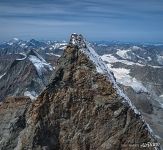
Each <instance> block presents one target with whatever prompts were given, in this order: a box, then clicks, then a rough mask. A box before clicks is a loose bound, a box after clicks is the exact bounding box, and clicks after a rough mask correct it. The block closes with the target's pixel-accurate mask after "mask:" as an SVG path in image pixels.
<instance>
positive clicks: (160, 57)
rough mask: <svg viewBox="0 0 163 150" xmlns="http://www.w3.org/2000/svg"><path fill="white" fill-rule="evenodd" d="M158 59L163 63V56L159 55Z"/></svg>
mask: <svg viewBox="0 0 163 150" xmlns="http://www.w3.org/2000/svg"><path fill="white" fill-rule="evenodd" d="M157 61H158V63H159V64H160V65H163V56H161V55H157Z"/></svg>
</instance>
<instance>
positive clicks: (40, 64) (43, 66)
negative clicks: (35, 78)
mask: <svg viewBox="0 0 163 150" xmlns="http://www.w3.org/2000/svg"><path fill="white" fill-rule="evenodd" d="M28 58H29V60H30V61H31V62H32V63H33V64H34V66H35V67H36V70H37V73H38V75H39V76H42V75H43V73H44V72H47V71H49V70H50V71H52V70H53V67H52V66H51V65H50V64H48V63H47V62H46V61H45V60H44V59H43V58H41V56H40V57H39V58H38V57H36V56H34V55H29V56H28Z"/></svg>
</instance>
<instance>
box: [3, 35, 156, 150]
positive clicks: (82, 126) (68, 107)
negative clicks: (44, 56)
mask: <svg viewBox="0 0 163 150" xmlns="http://www.w3.org/2000/svg"><path fill="white" fill-rule="evenodd" d="M96 55H97V54H95V53H94V51H93V50H92V49H91V48H90V47H89V44H88V43H87V42H86V41H85V40H84V39H83V37H82V36H81V35H77V34H73V35H72V36H71V39H70V44H69V45H68V46H67V48H66V49H65V51H64V53H63V55H62V56H61V58H60V59H59V62H58V68H57V69H56V74H55V77H54V79H53V80H52V82H51V83H50V84H49V85H48V86H47V88H46V89H45V90H44V91H43V92H42V94H41V95H40V96H39V97H38V98H37V100H36V101H34V102H33V104H32V105H31V106H30V107H29V109H28V112H27V113H26V124H25V127H24V130H22V131H21V134H20V135H19V141H18V142H17V144H16V146H15V149H16V150H139V149H143V150H144V149H147V150H153V149H159V146H158V147H157V146H156V147H155V146H153V145H152V146H151V145H150V146H149V147H145V145H146V144H147V143H148V142H152V143H156V142H157V141H156V140H155V138H154V137H153V136H152V135H151V133H150V131H149V128H148V126H147V124H146V123H145V122H144V120H143V119H142V116H141V115H140V114H139V113H138V112H137V111H136V110H135V108H134V107H133V106H132V105H131V104H130V102H129V100H128V99H127V98H126V97H125V96H124V95H123V94H120V92H121V91H120V90H119V89H118V88H117V85H116V83H115V81H114V78H113V75H112V74H111V72H108V70H106V69H107V68H105V65H104V64H103V62H102V61H101V60H100V59H98V57H97V56H96ZM100 67H101V68H100ZM101 71H104V73H102V72H101ZM107 72H108V74H107ZM109 73H110V74H109ZM12 145H13V144H12ZM5 148H6V147H5V146H4V147H3V149H5ZM8 149H11V148H8Z"/></svg>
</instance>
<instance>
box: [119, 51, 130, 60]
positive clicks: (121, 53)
mask: <svg viewBox="0 0 163 150" xmlns="http://www.w3.org/2000/svg"><path fill="white" fill-rule="evenodd" d="M129 51H131V50H121V49H118V51H117V52H116V54H117V55H118V56H120V57H121V58H123V59H131V57H130V56H129V55H128V54H127V52H129Z"/></svg>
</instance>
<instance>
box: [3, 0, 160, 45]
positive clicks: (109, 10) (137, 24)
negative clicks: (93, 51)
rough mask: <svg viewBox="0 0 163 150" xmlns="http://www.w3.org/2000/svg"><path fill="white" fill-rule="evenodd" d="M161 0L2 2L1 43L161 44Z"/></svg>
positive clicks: (17, 0) (9, 0) (29, 0)
mask: <svg viewBox="0 0 163 150" xmlns="http://www.w3.org/2000/svg"><path fill="white" fill-rule="evenodd" d="M162 18H163V1H161V0H157V1H155V0H137V1H134V0H124V1H121V0H116V1H115V0H101V1H99V2H98V1H93V0H82V1H74V0H61V1H56V0H53V1H52V0H46V1H44V0H38V1H32V0H28V1H27V0H16V1H12V0H1V1H0V23H1V27H0V41H1V42H2V41H7V40H10V39H12V38H14V37H17V38H20V39H23V40H29V39H32V38H34V39H38V40H68V39H69V36H70V34H71V33H74V32H76V33H81V34H83V35H84V36H85V37H86V38H87V39H88V40H90V41H101V40H104V41H113V40H117V41H122V42H123V41H124V42H158V43H160V42H163V36H162V35H163V19H162Z"/></svg>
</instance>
